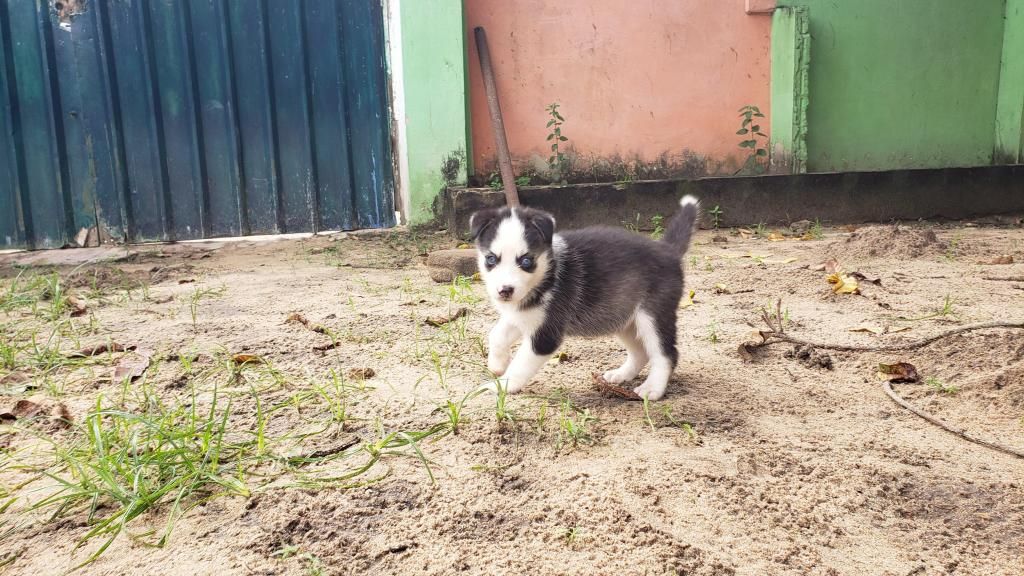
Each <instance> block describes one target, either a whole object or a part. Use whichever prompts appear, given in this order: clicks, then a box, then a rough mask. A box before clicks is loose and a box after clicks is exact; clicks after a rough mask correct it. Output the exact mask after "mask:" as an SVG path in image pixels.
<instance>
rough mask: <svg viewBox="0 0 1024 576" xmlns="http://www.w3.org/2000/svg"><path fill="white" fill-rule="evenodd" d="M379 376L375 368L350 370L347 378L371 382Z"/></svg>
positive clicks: (346, 374)
mask: <svg viewBox="0 0 1024 576" xmlns="http://www.w3.org/2000/svg"><path fill="white" fill-rule="evenodd" d="M376 375H377V372H376V371H375V370H374V369H373V368H349V369H348V372H346V373H345V377H346V378H348V379H349V380H369V379H370V378H373V377H374V376H376Z"/></svg>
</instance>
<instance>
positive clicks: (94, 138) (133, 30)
mask: <svg viewBox="0 0 1024 576" xmlns="http://www.w3.org/2000/svg"><path fill="white" fill-rule="evenodd" d="M0 56H2V58H0V147H2V152H0V247H2V248H14V247H32V248H51V247H59V246H63V245H67V244H69V243H70V242H71V241H72V238H73V237H74V236H75V234H76V233H77V231H79V230H80V229H82V228H91V227H94V226H96V225H97V224H98V225H99V227H98V231H99V233H100V235H101V236H104V237H106V236H109V237H112V238H115V239H127V240H129V241H132V242H142V241H149V240H186V239H195V238H206V237H216V236H234V235H248V234H271V233H290V232H311V231H317V230H334V229H345V230H348V229H354V228H375V227H386V226H392V225H394V190H393V188H394V184H393V172H392V163H391V150H390V138H389V126H388V125H389V123H388V119H389V114H388V100H387V76H386V62H385V39H384V21H383V11H382V9H381V5H380V0H244V1H243V0H71V1H65V2H57V1H54V0H50V2H47V1H46V0H0Z"/></svg>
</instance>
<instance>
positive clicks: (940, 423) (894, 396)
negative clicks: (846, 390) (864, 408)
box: [882, 382, 1024, 458]
mask: <svg viewBox="0 0 1024 576" xmlns="http://www.w3.org/2000/svg"><path fill="white" fill-rule="evenodd" d="M882 389H883V390H885V393H886V394H887V395H888V396H889V398H892V401H893V402H895V403H897V404H899V405H900V406H902V407H904V408H906V409H907V410H910V411H911V412H913V413H914V414H916V415H918V416H920V417H921V418H924V419H925V420H927V421H928V422H930V423H932V424H934V425H936V426H938V427H939V428H942V429H943V430H945V431H946V432H951V433H953V434H956V435H957V436H959V437H961V438H963V439H964V440H967V441H968V442H973V443H975V444H979V445H981V446H985V447H987V448H991V449H993V450H997V451H999V452H1002V453H1004V454H1009V455H1011V456H1016V457H1017V458H1024V452H1021V451H1019V450H1015V449H1013V448H1010V447H1008V446H1003V445H1002V444H997V443H995V442H990V441H988V440H983V439H981V438H978V437H977V436H972V435H971V434H969V433H968V432H967V431H966V430H963V429H961V428H957V427H955V426H953V425H951V424H947V423H946V422H943V421H942V420H939V419H938V418H936V417H935V416H932V415H931V414H929V413H927V412H925V411H923V410H919V409H918V408H916V407H914V405H913V404H911V403H910V402H907V401H906V400H904V399H903V397H901V396H900V395H899V394H897V393H896V391H895V390H893V389H892V383H890V382H884V383H883V384H882Z"/></svg>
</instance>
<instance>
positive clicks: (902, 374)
mask: <svg viewBox="0 0 1024 576" xmlns="http://www.w3.org/2000/svg"><path fill="white" fill-rule="evenodd" d="M878 377H879V378H880V379H882V380H888V381H889V382H892V383H893V384H900V383H903V382H908V383H912V382H917V381H918V380H920V379H921V377H920V376H918V375H917V368H915V367H914V365H913V364H910V363H907V362H897V363H895V364H879V365H878Z"/></svg>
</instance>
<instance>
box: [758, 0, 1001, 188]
mask: <svg viewBox="0 0 1024 576" xmlns="http://www.w3.org/2000/svg"><path fill="white" fill-rule="evenodd" d="M1004 2H1005V0H899V1H895V2H894V1H893V0H839V1H837V0H780V2H779V4H780V5H783V6H807V7H808V8H809V9H810V18H811V37H812V41H811V67H810V105H809V109H808V133H807V148H808V170H809V171H832V170H884V169H890V168H903V167H907V168H914V167H921V168H923V167H939V166H968V165H982V164H989V163H991V161H992V152H993V141H994V134H995V119H996V100H997V91H998V86H999V68H1000V58H1001V55H1002V53H1003V9H1004ZM773 41H774V39H773Z"/></svg>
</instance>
